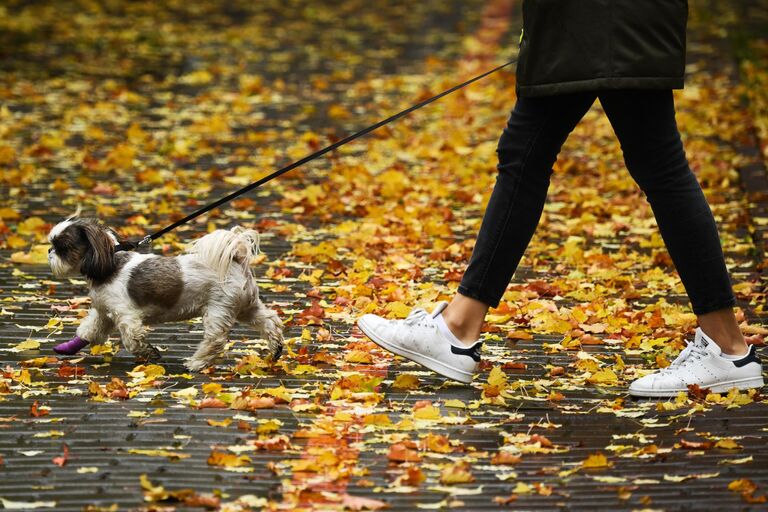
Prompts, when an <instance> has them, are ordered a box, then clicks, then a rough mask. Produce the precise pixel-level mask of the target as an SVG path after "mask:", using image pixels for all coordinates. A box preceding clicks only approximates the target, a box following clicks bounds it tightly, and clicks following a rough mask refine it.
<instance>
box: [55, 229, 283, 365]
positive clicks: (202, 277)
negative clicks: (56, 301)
mask: <svg viewBox="0 0 768 512" xmlns="http://www.w3.org/2000/svg"><path fill="white" fill-rule="evenodd" d="M48 239H49V241H50V243H51V246H52V247H51V249H50V250H49V253H48V261H49V263H50V266H51V269H52V270H53V273H54V275H55V276H57V277H64V276H73V275H77V274H81V275H83V276H85V277H86V278H87V280H88V284H89V287H90V293H89V295H90V297H91V301H92V305H91V309H90V310H89V311H88V316H87V317H86V318H85V319H84V320H83V321H82V323H81V324H80V326H79V327H78V329H77V335H78V336H79V337H80V338H82V339H84V340H88V341H89V342H91V343H103V342H104V341H106V339H107V338H108V337H109V334H110V333H111V332H112V331H114V330H115V329H117V330H118V331H119V333H120V337H121V339H122V343H123V346H125V348H126V349H128V350H129V351H130V352H131V353H133V354H134V355H135V356H137V357H139V358H142V359H156V358H158V357H159V355H160V354H159V353H158V351H157V350H156V349H155V348H154V347H153V346H151V345H150V344H149V343H147V340H146V329H145V325H153V324H158V323H163V322H174V321H179V320H187V319H190V318H194V317H199V316H202V317H203V327H204V334H203V341H202V342H201V343H200V345H199V346H198V348H197V351H196V352H195V353H194V355H193V356H192V357H191V358H189V359H188V360H187V362H186V366H187V368H189V369H190V370H193V371H198V370H202V369H204V368H206V367H208V366H210V365H211V364H212V363H213V361H214V360H215V359H216V357H217V356H219V355H220V354H221V353H222V352H223V349H224V345H225V344H226V342H227V336H228V334H229V331H230V329H231V328H232V326H233V325H234V324H235V322H236V321H238V320H239V321H243V322H248V323H250V324H252V325H253V326H254V327H256V328H257V330H258V331H259V334H260V335H263V336H265V337H266V339H267V341H268V344H269V354H268V356H269V357H270V358H271V359H272V360H276V359H277V358H279V357H280V353H281V352H282V348H283V334H282V323H281V322H280V319H279V318H278V316H277V313H275V312H274V311H273V310H271V309H267V308H266V307H265V306H264V304H262V302H261V300H260V299H259V292H258V287H257V286H256V283H255V281H254V278H253V274H252V273H251V269H250V266H249V265H250V261H251V256H252V255H253V254H255V253H257V252H258V233H257V232H256V231H253V230H247V229H243V228H240V227H236V228H234V229H232V230H230V231H226V230H217V231H214V232H213V233H210V234H208V235H206V236H204V237H202V238H200V239H198V240H196V241H194V242H193V243H192V244H190V246H189V247H188V248H187V250H186V251H185V253H184V254H182V255H180V256H176V257H165V256H155V255H149V254H139V253H136V252H130V251H119V252H115V248H116V245H117V244H118V238H117V235H116V234H115V232H114V231H112V230H110V229H108V228H107V227H105V226H103V225H102V224H100V223H98V222H97V221H94V220H90V219H73V218H69V219H67V220H65V221H63V222H61V223H59V224H57V225H56V226H55V227H54V228H53V229H52V230H51V232H50V234H49V235H48Z"/></svg>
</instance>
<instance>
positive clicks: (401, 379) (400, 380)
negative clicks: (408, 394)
mask: <svg viewBox="0 0 768 512" xmlns="http://www.w3.org/2000/svg"><path fill="white" fill-rule="evenodd" d="M419 383H420V381H419V378H418V377H417V376H415V375H413V374H410V373H401V374H400V375H398V376H397V378H395V382H393V383H392V387H393V388H394V389H403V390H410V389H417V388H418V387H419Z"/></svg>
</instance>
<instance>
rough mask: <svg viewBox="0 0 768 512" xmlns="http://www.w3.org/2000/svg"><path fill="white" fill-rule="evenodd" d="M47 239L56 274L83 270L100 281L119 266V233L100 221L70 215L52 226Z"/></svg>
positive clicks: (51, 261) (57, 275)
mask: <svg viewBox="0 0 768 512" xmlns="http://www.w3.org/2000/svg"><path fill="white" fill-rule="evenodd" d="M48 241H49V242H50V243H51V248H50V249H49V250H48V263H49V264H50V266H51V270H52V271H53V274H54V275H55V276H56V277H65V276H72V275H77V274H82V275H83V276H85V277H87V278H88V279H91V280H93V281H96V282H99V281H104V280H105V279H107V278H108V277H109V276H111V275H112V274H113V273H114V272H115V270H116V265H115V246H116V245H117V237H116V236H115V233H114V232H113V231H111V230H110V229H109V228H107V227H105V226H103V225H101V224H99V222H98V221H95V220H92V219H72V218H69V219H67V220H65V221H63V222H60V223H58V224H57V225H56V226H54V227H53V229H52V230H51V232H50V233H49V234H48Z"/></svg>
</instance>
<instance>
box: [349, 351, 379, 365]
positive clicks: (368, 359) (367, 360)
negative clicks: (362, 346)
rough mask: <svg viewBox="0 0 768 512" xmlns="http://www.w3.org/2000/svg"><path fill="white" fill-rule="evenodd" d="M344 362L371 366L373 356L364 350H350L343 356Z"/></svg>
mask: <svg viewBox="0 0 768 512" xmlns="http://www.w3.org/2000/svg"><path fill="white" fill-rule="evenodd" d="M344 360H345V361H346V362H348V363H361V364H371V363H373V356H372V355H371V353H370V352H365V351H364V350H350V351H349V352H347V353H346V355H345V356H344Z"/></svg>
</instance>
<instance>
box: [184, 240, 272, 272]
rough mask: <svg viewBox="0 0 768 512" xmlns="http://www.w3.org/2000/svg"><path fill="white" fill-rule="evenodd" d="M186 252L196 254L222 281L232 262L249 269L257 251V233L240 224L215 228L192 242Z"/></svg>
mask: <svg viewBox="0 0 768 512" xmlns="http://www.w3.org/2000/svg"><path fill="white" fill-rule="evenodd" d="M186 252H187V254H194V255H196V256H197V258H198V259H199V260H200V261H201V262H202V263H203V264H204V265H206V266H207V267H208V268H210V269H211V270H213V271H214V272H216V274H217V275H218V276H219V279H221V280H222V281H223V280H225V279H226V277H227V274H228V273H229V269H230V268H231V266H232V265H233V264H235V265H240V266H242V267H243V268H244V269H245V270H248V271H249V265H250V263H251V257H252V256H254V255H256V254H258V252H259V233H258V232H257V231H255V230H253V229H245V228H242V227H240V226H237V227H235V228H232V229H231V230H229V231H227V230H224V229H217V230H216V231H214V232H213V233H209V234H207V235H205V236H204V237H202V238H198V239H197V240H195V241H194V242H192V243H191V244H190V245H189V246H188V247H187V250H186Z"/></svg>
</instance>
